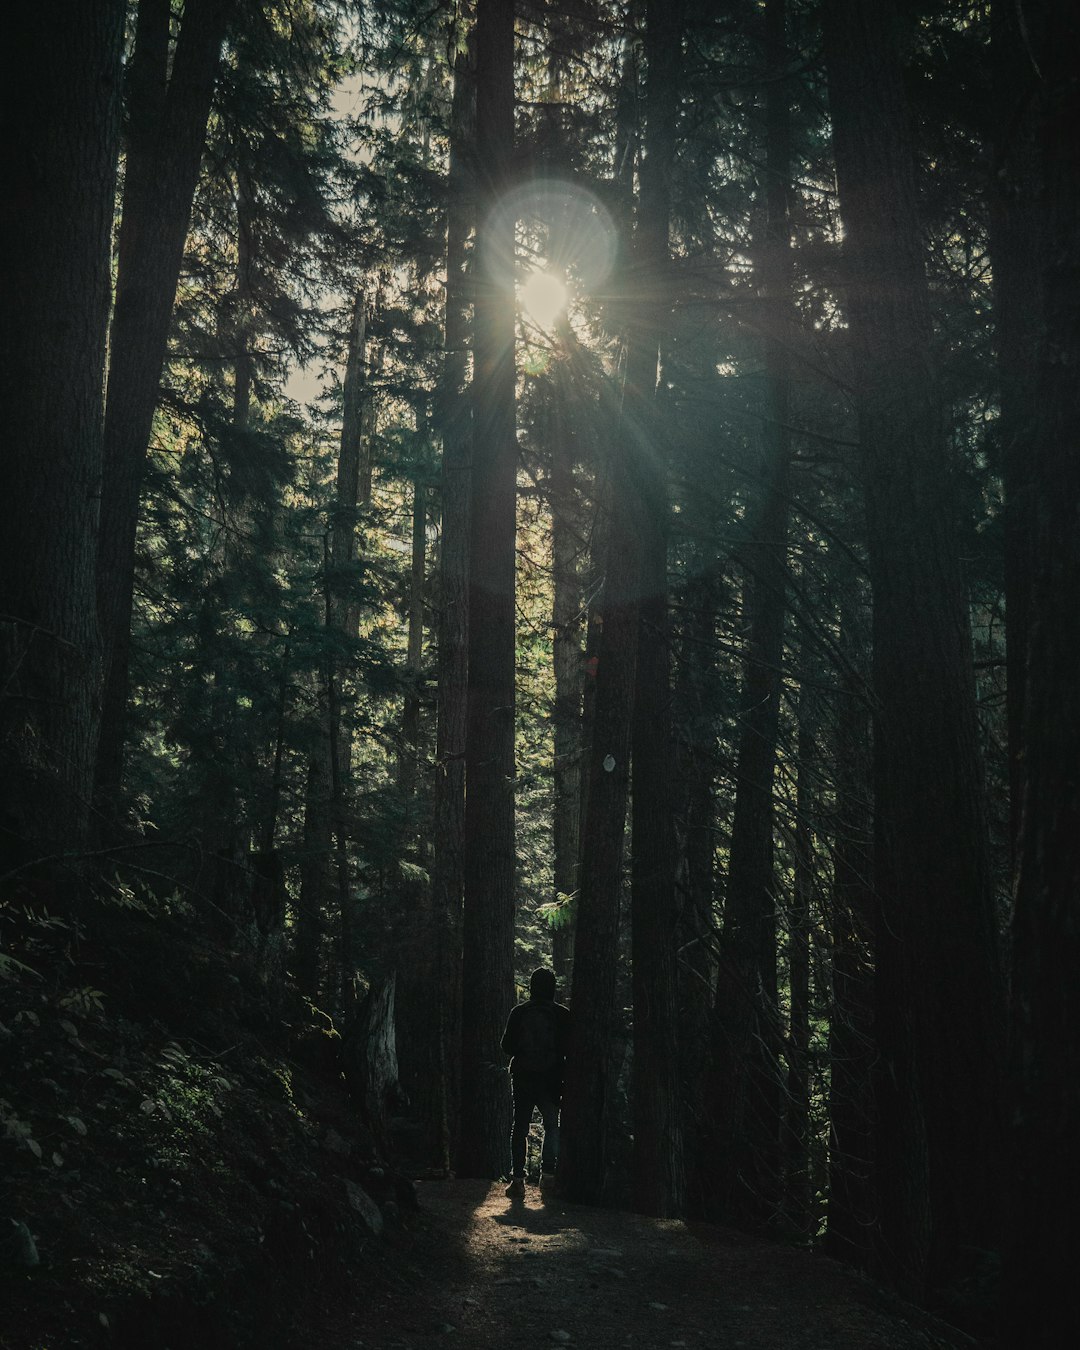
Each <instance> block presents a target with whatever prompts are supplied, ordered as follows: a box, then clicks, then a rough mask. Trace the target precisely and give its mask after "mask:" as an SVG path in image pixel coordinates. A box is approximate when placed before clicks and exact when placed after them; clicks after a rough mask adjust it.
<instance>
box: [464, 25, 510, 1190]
mask: <svg viewBox="0 0 1080 1350" xmlns="http://www.w3.org/2000/svg"><path fill="white" fill-rule="evenodd" d="M476 58H477V72H476V73H477V85H476V150H477V164H478V166H482V169H483V175H484V182H485V184H486V188H485V191H484V194H483V198H482V201H481V204H480V205H481V211H480V224H479V226H478V234H477V268H476V273H475V304H474V326H473V333H474V345H473V351H474V357H475V368H474V372H473V465H472V520H471V530H470V541H469V686H468V689H469V692H468V731H467V741H466V779H467V790H466V797H465V911H464V929H463V938H464V945H463V957H462V960H463V965H462V1082H461V1119H460V1125H459V1136H458V1150H457V1170H458V1173H459V1175H461V1176H486V1177H497V1176H499V1175H500V1174H501V1173H502V1172H504V1171H505V1170H506V1167H507V1154H508V1150H509V1127H510V1096H509V1091H508V1086H507V1079H506V1071H505V1059H504V1057H503V1054H502V1051H501V1050H500V1048H499V1041H500V1038H501V1035H502V1029H503V1024H504V1022H505V1020H506V1014H507V1011H508V1009H509V1007H510V1005H511V1004H512V1003H513V993H514V901H515V895H514V888H515V859H514V674H515V631H514V570H515V563H516V552H515V524H516V520H515V517H516V501H517V490H516V489H517V442H516V439H515V432H514V226H515V222H514V220H513V219H512V218H511V217H510V216H509V214H508V213H506V212H505V211H498V210H495V209H493V208H495V207H496V206H497V203H498V200H499V195H500V193H501V192H502V191H503V190H504V189H505V188H506V186H507V183H508V181H509V174H510V169H511V156H512V151H513V136H514V7H513V4H512V0H478V3H477V7H476Z"/></svg>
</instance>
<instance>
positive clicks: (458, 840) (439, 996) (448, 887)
mask: <svg viewBox="0 0 1080 1350" xmlns="http://www.w3.org/2000/svg"><path fill="white" fill-rule="evenodd" d="M475 58H476V44H475V35H470V37H469V40H468V42H467V44H466V48H465V50H464V51H461V52H459V53H458V55H457V57H456V59H455V63H454V95H453V103H452V106H451V114H450V115H451V128H450V168H449V192H448V197H449V200H448V203H447V220H446V321H445V337H444V345H445V356H444V358H443V369H442V380H441V387H440V390H439V421H440V432H441V435H442V469H441V475H440V487H441V495H442V515H441V521H442V528H441V532H440V541H439V579H438V610H437V630H436V641H437V656H436V672H437V676H438V687H439V702H438V709H437V713H436V729H435V788H434V821H433V826H432V833H433V836H434V838H433V845H434V847H433V857H432V869H431V905H432V910H433V913H434V924H435V934H434V938H435V951H434V961H435V968H434V972H433V986H432V987H433V991H434V993H433V997H434V1000H435V1009H436V1028H435V1036H436V1044H435V1056H436V1059H437V1075H436V1076H435V1082H436V1084H437V1087H436V1092H435V1100H434V1101H433V1103H432V1107H433V1109H432V1111H431V1120H432V1129H433V1139H432V1144H433V1157H434V1161H435V1165H436V1166H439V1167H449V1165H450V1141H451V1140H452V1139H453V1138H454V1137H455V1130H456V1125H457V1117H458V1100H459V1086H460V1073H461V911H462V897H463V894H464V886H465V881H464V838H465V725H466V698H467V690H468V667H469V625H468V615H469V610H468V575H469V501H470V493H469V475H470V471H471V467H472V425H471V408H470V404H469V400H468V397H467V395H466V384H467V380H468V373H469V354H468V350H467V348H466V339H467V333H468V317H467V296H466V277H465V241H466V239H467V238H468V234H469V229H470V225H471V222H472V216H473V209H472V200H471V193H470V184H471V175H470V174H469V172H468V170H467V167H466V165H467V149H466V147H468V146H471V144H472V140H473V136H474V134H475V129H474V116H475V95H476V90H475V65H476V59H475Z"/></svg>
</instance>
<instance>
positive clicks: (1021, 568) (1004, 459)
mask: <svg viewBox="0 0 1080 1350" xmlns="http://www.w3.org/2000/svg"><path fill="white" fill-rule="evenodd" d="M1021 13H1022V11H1021V9H1020V8H1019V7H1018V6H1017V4H1016V3H1015V0H998V2H997V3H995V4H994V5H993V6H992V9H991V14H992V22H993V29H992V38H991V59H992V71H993V90H994V95H995V100H996V102H995V104H994V116H995V122H994V125H993V127H992V128H991V134H990V140H991V150H992V155H993V161H992V162H993V167H994V173H993V177H992V180H991V184H992V186H991V193H990V252H991V261H992V264H993V276H994V309H995V323H994V331H995V336H996V338H997V358H998V379H999V382H1000V395H999V397H1000V400H1001V412H1000V417H999V419H998V434H999V436H1000V438H1001V476H1002V485H1003V488H1004V496H1005V508H1004V517H1003V523H1004V535H1005V559H1004V561H1005V636H1006V648H1005V650H1006V684H1005V690H1006V716H1007V728H1008V757H1009V814H1010V837H1011V841H1012V844H1013V849H1014V853H1015V847H1016V841H1017V838H1018V836H1019V833H1020V811H1021V806H1022V784H1023V772H1022V770H1023V764H1022V746H1023V725H1024V686H1025V683H1026V675H1027V672H1026V662H1027V649H1028V631H1029V627H1030V622H1029V614H1028V610H1029V606H1030V603H1031V581H1032V566H1033V548H1034V539H1033V528H1034V516H1033V510H1034V503H1033V501H1032V496H1033V493H1034V491H1035V484H1034V481H1033V468H1034V464H1035V461H1036V458H1037V455H1036V451H1035V448H1034V443H1033V437H1034V434H1035V409H1036V402H1035V391H1036V388H1037V386H1038V375H1037V360H1036V357H1037V353H1038V347H1039V330H1040V326H1041V323H1042V310H1041V305H1040V294H1039V293H1040V288H1041V285H1042V268H1041V265H1040V257H1039V255H1040V247H1041V243H1042V229H1041V214H1042V204H1041V202H1040V200H1039V192H1038V176H1039V162H1038V143H1037V135H1036V112H1037V109H1036V98H1035V85H1036V82H1037V75H1036V72H1035V68H1034V66H1033V65H1032V61H1031V54H1030V51H1029V50H1028V47H1027V45H1026V43H1025V37H1024V32H1023V29H1022V27H1021V22H1020V15H1021Z"/></svg>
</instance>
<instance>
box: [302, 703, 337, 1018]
mask: <svg viewBox="0 0 1080 1350" xmlns="http://www.w3.org/2000/svg"><path fill="white" fill-rule="evenodd" d="M316 698H317V699H318V704H319V706H318V710H317V721H318V731H317V733H316V734H317V736H318V739H319V744H318V746H317V748H316V749H315V750H313V751H312V753H311V754H310V755H309V756H308V763H307V782H306V785H305V789H304V839H303V849H302V852H301V855H300V900H299V904H298V906H297V912H296V929H295V946H294V953H293V961H294V967H293V968H294V971H295V974H296V983H297V987H298V988H299V990H300V992H301V993H302V994H305V995H306V996H307V997H308V998H310V999H311V1000H312V1001H313V1002H316V1003H318V1002H319V998H320V993H321V991H322V990H323V988H324V987H325V986H324V983H323V980H322V945H323V932H324V928H325V923H326V914H327V912H328V910H329V907H330V847H331V842H332V837H331V828H330V825H331V821H330V742H329V738H328V737H327V735H326V714H325V710H324V708H323V706H322V703H323V698H322V692H321V690H317V691H316Z"/></svg>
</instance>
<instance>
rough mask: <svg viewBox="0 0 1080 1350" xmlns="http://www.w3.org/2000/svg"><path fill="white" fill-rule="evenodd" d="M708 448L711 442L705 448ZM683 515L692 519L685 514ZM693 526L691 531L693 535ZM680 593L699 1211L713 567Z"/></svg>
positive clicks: (686, 999)
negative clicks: (682, 605) (681, 607)
mask: <svg viewBox="0 0 1080 1350" xmlns="http://www.w3.org/2000/svg"><path fill="white" fill-rule="evenodd" d="M710 444H711V442H710ZM684 510H685V511H687V512H688V513H689V514H692V511H691V509H690V507H689V506H688V505H687V506H684ZM700 523H701V522H699V521H694V522H693V523H691V524H690V525H689V527H688V528H689V529H690V530H691V531H693V530H694V528H695V526H696V525H697V524H700ZM695 565H696V566H697V568H698V571H697V575H695V576H694V577H693V578H692V579H691V581H690V582H689V583H688V584H687V586H686V589H685V592H684V620H683V629H682V644H681V654H680V661H679V673H678V676H677V679H676V683H675V702H674V709H675V723H676V726H677V727H678V728H679V735H678V744H677V754H676V782H677V784H678V797H679V815H680V817H681V835H682V857H681V860H680V866H679V876H680V881H681V891H682V899H681V906H680V911H679V928H678V944H679V983H680V995H679V1005H680V1009H679V1059H680V1072H681V1076H682V1081H683V1095H684V1098H685V1101H686V1103H687V1114H686V1158H687V1182H688V1192H689V1195H688V1204H689V1206H690V1208H691V1209H692V1210H693V1212H695V1213H699V1212H701V1211H702V1210H703V1208H704V1206H703V1203H702V1197H701V1180H702V1178H701V1151H702V1146H703V1144H704V1142H705V1140H706V1139H707V1137H708V1135H709V1133H710V1130H709V1125H708V1123H707V1121H706V1119H705V1115H704V1090H705V1082H706V1077H707V1065H708V1061H709V1046H710V1040H711V1030H712V1005H713V984H714V977H715V972H716V958H715V941H714V936H715V934H714V928H715V920H714V916H713V907H714V902H715V887H716V866H715V853H716V847H715V845H716V801H715V796H716V793H715V781H714V780H715V762H714V759H715V744H716V732H717V714H716V713H715V712H714V710H713V709H714V706H715V704H714V702H713V698H712V697H711V695H712V689H711V686H712V684H713V682H714V680H715V658H716V646H715V640H716V617H717V606H718V593H719V586H718V581H717V576H716V568H715V564H714V565H712V566H709V565H708V564H705V563H704V562H702V561H701V559H700V556H699V558H698V559H697V561H696V564H694V563H692V564H691V566H695Z"/></svg>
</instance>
